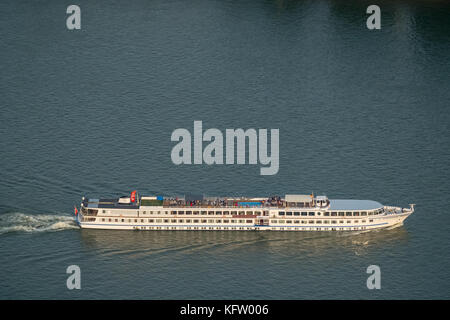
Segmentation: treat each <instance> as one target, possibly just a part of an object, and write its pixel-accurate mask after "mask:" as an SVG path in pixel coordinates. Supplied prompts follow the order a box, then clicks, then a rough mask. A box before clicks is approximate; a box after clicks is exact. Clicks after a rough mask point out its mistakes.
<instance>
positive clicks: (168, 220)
mask: <svg viewBox="0 0 450 320" xmlns="http://www.w3.org/2000/svg"><path fill="white" fill-rule="evenodd" d="M85 219H86V220H84V221H95V218H85ZM87 219H94V220H87ZM101 221H102V222H134V223H253V220H250V219H247V220H244V219H239V220H235V219H231V220H229V219H223V220H222V219H113V218H102V220H101Z"/></svg>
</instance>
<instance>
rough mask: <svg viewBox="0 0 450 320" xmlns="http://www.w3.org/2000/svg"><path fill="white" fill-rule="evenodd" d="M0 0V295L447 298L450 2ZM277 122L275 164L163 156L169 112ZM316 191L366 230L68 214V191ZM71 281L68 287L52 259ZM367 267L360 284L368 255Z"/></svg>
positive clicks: (215, 121) (227, 122)
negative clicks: (70, 13) (71, 8)
mask: <svg viewBox="0 0 450 320" xmlns="http://www.w3.org/2000/svg"><path fill="white" fill-rule="evenodd" d="M78 4H79V5H80V7H81V11H82V23H81V25H82V29H81V30H80V31H68V30H67V29H66V27H65V18H66V14H65V11H66V7H67V5H68V4H65V3H62V2H61V1H56V0H52V1H30V0H5V1H2V2H1V3H0V40H1V44H0V48H1V50H0V119H1V125H0V150H1V154H0V155H1V157H0V169H1V170H0V172H1V178H0V268H1V269H0V271H1V272H0V298H2V299H13V298H18V299H29V298H42V299H47V298H50V299H59V298H63V299H66V298H67V299H70V298H85V299H91V298H96V299H103V298H114V299H122V298H133V299H143V298H150V299H160V298H166V299H177V298H179V299H184V298H186V299H208V298H211V299H213V298H214V299H217V298H219V299H220V298H227V299H231V298H235V299H250V298H255V299H259V298H261V299H304V298H309V299H317V298H326V299H341V298H350V299H371V298H375V299H379V298H383V299H408V298H414V299H416V298H425V299H429V298H446V299H448V298H450V294H449V292H450V291H449V285H450V271H449V270H450V268H449V267H450V253H449V252H450V250H449V240H450V236H449V224H450V218H449V214H450V212H449V211H450V210H449V207H450V197H449V194H450V183H449V178H450V167H449V164H450V148H449V146H450V132H449V129H450V128H449V123H450V113H449V107H450V59H449V57H450V4H449V3H448V2H446V1H405V0H403V1H402V0H399V1H378V2H376V4H378V5H379V6H380V7H381V11H382V29H381V30H378V31H369V30H367V28H366V26H365V19H366V17H367V15H366V14H365V11H366V8H367V6H368V5H370V4H374V3H373V2H372V1H370V2H368V1H363V0H361V1H343V0H342V1H340V0H334V1H333V0H317V1H207V0H196V1H167V0H164V1H163V0H161V1H143V0H140V1H138V0H132V1H95V2H93V1H79V2H78ZM194 120H202V121H203V127H204V128H218V129H220V130H222V131H224V130H225V129H226V128H269V129H270V128H279V129H280V170H279V172H278V174H277V175H274V176H261V175H259V165H252V166H250V165H241V166H237V165H234V166H230V165H222V166H220V165H215V166H206V165H197V166H194V165H192V166H175V165H174V164H173V163H172V161H171V159H170V152H171V149H172V147H173V145H174V143H172V142H171V141H170V136H171V133H172V131H173V130H175V129H176V128H188V129H190V130H191V131H192V126H193V121H194ZM134 189H137V190H139V191H140V192H141V193H143V194H152V193H157V194H184V193H185V192H192V193H207V194H209V195H241V194H249V195H270V194H280V195H284V194H286V193H310V192H311V191H314V192H315V193H316V194H327V195H328V196H329V197H331V198H354V199H372V200H376V201H379V202H381V203H384V204H390V205H401V206H407V205H408V204H409V203H416V204H417V210H416V212H415V213H414V215H412V216H411V217H410V218H408V219H407V220H406V223H405V225H404V226H403V227H400V228H397V229H394V230H389V231H380V232H372V233H365V234H328V233H326V234H323V233H282V232H270V233H255V232H242V233H240V232H219V231H217V232H183V231H179V232H156V231H155V232H127V231H119V232H112V231H101V230H97V231H92V230H91V231H89V230H79V229H77V228H76V227H75V225H74V223H73V222H72V217H71V212H72V210H73V206H74V205H75V204H78V203H79V202H80V198H81V196H83V195H87V196H89V197H99V196H104V197H113V196H118V195H123V194H128V193H129V192H130V191H131V190H134ZM72 264H76V265H79V266H80V268H81V273H82V280H81V285H82V289H81V290H79V291H76V290H74V291H69V290H68V289H67V288H66V278H67V275H66V273H65V271H66V268H67V266H69V265H72ZM372 264H375V265H379V266H380V268H381V286H382V289H381V290H368V289H367V287H366V279H367V277H368V275H367V274H366V268H367V267H368V266H369V265H372Z"/></svg>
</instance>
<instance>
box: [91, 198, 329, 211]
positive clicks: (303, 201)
mask: <svg viewBox="0 0 450 320" xmlns="http://www.w3.org/2000/svg"><path fill="white" fill-rule="evenodd" d="M329 204H330V202H329V200H328V198H326V197H325V196H319V197H316V198H314V196H313V195H286V196H285V197H284V198H281V197H280V196H272V197H264V198H250V197H239V198H237V197H203V196H184V197H181V198H178V197H175V198H174V197H172V198H164V197H162V196H158V197H137V198H136V201H135V202H131V201H130V198H127V197H120V198H115V199H87V198H83V202H82V205H83V207H85V208H90V209H97V208H101V209H139V208H140V207H163V208H174V207H182V208H184V207H186V208H261V209H276V208H317V207H326V206H328V205H329Z"/></svg>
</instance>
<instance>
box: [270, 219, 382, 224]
mask: <svg viewBox="0 0 450 320" xmlns="http://www.w3.org/2000/svg"><path fill="white" fill-rule="evenodd" d="M345 221H346V222H347V223H352V220H345ZM270 222H271V223H287V224H292V223H295V224H300V223H301V224H307V223H308V224H322V223H323V224H329V223H330V222H331V224H337V223H338V222H337V220H331V221H330V220H308V221H306V220H271V221H270ZM369 222H373V219H370V220H369ZM339 223H344V220H339ZM353 223H359V220H353ZM361 223H366V220H361Z"/></svg>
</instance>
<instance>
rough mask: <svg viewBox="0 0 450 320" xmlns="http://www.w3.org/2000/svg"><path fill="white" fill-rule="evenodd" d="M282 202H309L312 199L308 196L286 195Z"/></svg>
mask: <svg viewBox="0 0 450 320" xmlns="http://www.w3.org/2000/svg"><path fill="white" fill-rule="evenodd" d="M284 200H285V201H286V202H311V200H312V198H311V195H309V194H287V195H286V196H285V197H284Z"/></svg>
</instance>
